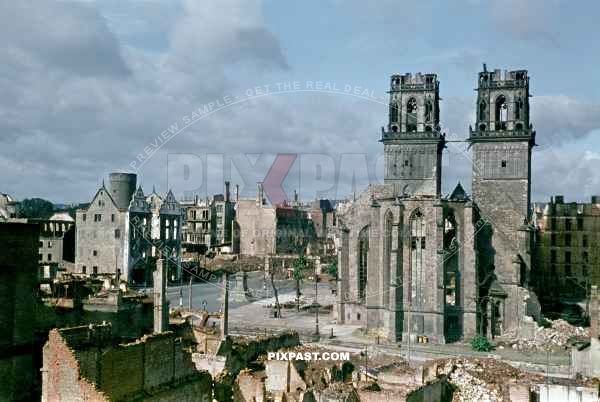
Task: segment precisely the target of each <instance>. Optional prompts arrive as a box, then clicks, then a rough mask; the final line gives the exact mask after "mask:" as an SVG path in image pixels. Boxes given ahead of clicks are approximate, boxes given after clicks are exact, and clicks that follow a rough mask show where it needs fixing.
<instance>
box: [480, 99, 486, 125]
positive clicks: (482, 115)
mask: <svg viewBox="0 0 600 402" xmlns="http://www.w3.org/2000/svg"><path fill="white" fill-rule="evenodd" d="M486 111H487V105H486V103H485V101H483V100H482V101H481V102H480V103H479V121H486V120H487V116H486Z"/></svg>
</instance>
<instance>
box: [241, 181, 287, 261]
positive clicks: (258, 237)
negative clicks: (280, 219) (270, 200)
mask: <svg viewBox="0 0 600 402" xmlns="http://www.w3.org/2000/svg"><path fill="white" fill-rule="evenodd" d="M235 217H236V218H235V219H236V220H235V225H234V226H235V237H234V244H233V250H234V252H235V253H238V252H239V254H241V255H244V256H253V257H265V256H268V255H272V254H275V237H276V230H277V220H276V214H275V208H273V207H272V206H270V205H267V204H266V203H265V199H264V196H263V188H262V183H257V190H256V198H255V199H239V198H238V199H237V202H236V211H235Z"/></svg>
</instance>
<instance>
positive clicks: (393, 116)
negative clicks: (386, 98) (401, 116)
mask: <svg viewBox="0 0 600 402" xmlns="http://www.w3.org/2000/svg"><path fill="white" fill-rule="evenodd" d="M397 121H398V104H397V103H396V102H392V103H390V122H391V123H396V122H397Z"/></svg>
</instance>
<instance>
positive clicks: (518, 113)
mask: <svg viewBox="0 0 600 402" xmlns="http://www.w3.org/2000/svg"><path fill="white" fill-rule="evenodd" d="M522 115H523V99H521V98H519V99H517V101H516V102H515V120H521V119H522V118H523V116H522Z"/></svg>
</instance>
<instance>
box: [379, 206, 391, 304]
mask: <svg viewBox="0 0 600 402" xmlns="http://www.w3.org/2000/svg"><path fill="white" fill-rule="evenodd" d="M384 222H385V223H384V224H385V227H384V239H383V286H382V290H381V294H382V296H383V307H389V305H390V278H391V270H392V258H391V257H392V223H393V215H392V212H391V211H388V212H387V213H386V214H385V220H384Z"/></svg>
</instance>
